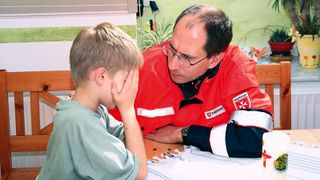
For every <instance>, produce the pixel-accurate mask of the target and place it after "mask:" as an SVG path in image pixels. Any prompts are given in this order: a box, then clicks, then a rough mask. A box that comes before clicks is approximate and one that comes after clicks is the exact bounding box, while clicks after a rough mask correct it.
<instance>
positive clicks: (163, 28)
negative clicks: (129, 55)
mask: <svg viewBox="0 0 320 180" xmlns="http://www.w3.org/2000/svg"><path fill="white" fill-rule="evenodd" d="M138 33H139V34H140V35H141V42H142V49H143V50H145V49H148V48H150V47H152V46H154V45H157V44H160V43H162V42H165V41H167V40H168V39H170V38H171V37H172V24H166V23H164V22H162V23H161V24H158V27H157V29H156V31H152V30H148V29H145V28H141V27H138Z"/></svg>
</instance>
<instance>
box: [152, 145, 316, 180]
mask: <svg viewBox="0 0 320 180" xmlns="http://www.w3.org/2000/svg"><path fill="white" fill-rule="evenodd" d="M288 154H289V161H288V171H287V179H293V180H295V179H299V180H304V179H306V180H313V179H314V180H319V179H320V149H319V148H312V147H306V146H303V145H301V144H300V145H297V144H291V145H290V147H289V152H288ZM260 163H261V161H260V158H228V157H222V156H218V155H213V154H212V153H209V152H204V151H200V150H199V149H198V148H196V147H193V146H185V150H184V151H183V152H176V153H168V152H165V153H164V154H162V155H161V157H155V158H154V159H153V160H150V161H148V177H147V179H148V180H171V179H172V180H180V179H181V180H194V179H261V172H260V170H259V167H261V164H260Z"/></svg>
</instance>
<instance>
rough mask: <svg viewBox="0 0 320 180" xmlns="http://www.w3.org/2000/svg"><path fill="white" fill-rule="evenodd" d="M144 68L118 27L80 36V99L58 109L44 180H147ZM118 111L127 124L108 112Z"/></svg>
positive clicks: (74, 69)
mask: <svg viewBox="0 0 320 180" xmlns="http://www.w3.org/2000/svg"><path fill="white" fill-rule="evenodd" d="M141 64H142V56H141V54H140V51H139V49H138V48H137V46H136V44H135V43H134V41H133V40H132V39H131V38H130V37H129V36H128V35H126V34H125V33H124V32H122V31H121V30H120V29H118V28H117V27H115V26H113V25H112V24H109V23H102V24H99V25H97V26H95V27H93V28H89V29H86V30H82V31H81V32H79V34H78V35H77V37H76V39H75V40H74V42H73V45H72V47H71V51H70V68H71V73H72V77H73V81H74V84H75V85H76V91H75V95H74V96H73V98H72V99H71V100H62V101H60V102H59V103H58V104H57V114H56V116H55V118H54V129H53V132H52V135H51V137H50V140H49V144H48V157H47V162H46V164H45V165H44V166H43V167H42V169H41V171H40V174H39V176H38V179H39V180H42V179H68V180H72V179H135V178H136V179H144V178H145V177H146V174H147V166H146V154H145V148H144V144H143V139H142V135H141V131H140V127H139V125H138V122H137V120H136V116H135V111H134V107H133V104H134V99H135V96H136V92H137V88H138V71H137V69H138V68H139V66H140V65H141ZM102 105H103V106H102ZM114 106H117V107H118V108H119V110H120V112H121V116H122V120H123V124H122V123H120V122H118V121H116V120H115V119H113V117H112V116H110V115H108V114H107V113H106V112H107V111H106V108H108V109H109V108H113V107H114ZM122 140H124V141H125V144H124V143H123V142H122Z"/></svg>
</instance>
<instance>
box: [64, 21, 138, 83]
mask: <svg viewBox="0 0 320 180" xmlns="http://www.w3.org/2000/svg"><path fill="white" fill-rule="evenodd" d="M142 61H143V58H142V55H141V52H140V50H139V48H138V46H137V45H136V42H135V40H133V39H132V38H131V37H129V36H128V35H127V34H126V33H124V32H123V31H122V30H120V29H119V28H117V27H116V26H114V25H112V24H110V23H106V22H105V23H101V24H99V25H97V26H94V27H91V28H88V29H85V30H82V31H80V32H79V33H78V35H77V37H76V38H75V40H74V41H73V44H72V47H71V50H70V69H71V73H72V77H73V81H74V83H75V85H76V86H79V85H80V83H82V82H83V81H86V80H88V78H89V77H88V76H89V73H90V71H91V70H94V69H96V68H99V67H104V68H106V69H107V71H108V73H109V75H111V76H112V75H114V73H115V72H117V71H119V70H123V69H127V68H128V69H133V68H138V67H139V66H140V65H141V64H142Z"/></svg>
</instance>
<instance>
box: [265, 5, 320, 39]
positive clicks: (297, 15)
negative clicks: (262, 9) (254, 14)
mask: <svg viewBox="0 0 320 180" xmlns="http://www.w3.org/2000/svg"><path fill="white" fill-rule="evenodd" d="M270 1H273V3H272V8H273V9H275V10H276V11H278V12H279V10H280V6H282V7H283V8H284V10H285V11H286V13H287V15H288V16H289V18H290V21H291V23H292V24H293V26H294V27H295V28H296V29H297V30H298V32H299V33H300V34H301V36H303V35H306V34H308V35H313V37H314V36H315V35H318V36H319V33H320V32H319V31H320V1H319V0H270Z"/></svg>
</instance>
